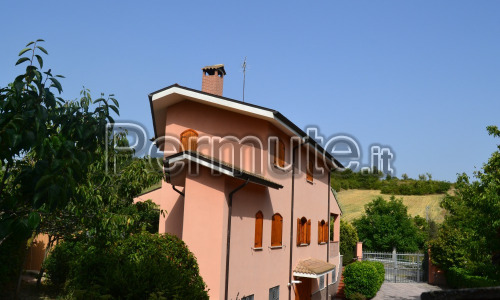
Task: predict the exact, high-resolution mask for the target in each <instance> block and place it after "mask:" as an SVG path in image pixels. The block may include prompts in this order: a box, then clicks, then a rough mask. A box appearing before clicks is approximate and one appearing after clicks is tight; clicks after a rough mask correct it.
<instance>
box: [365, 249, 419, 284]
mask: <svg viewBox="0 0 500 300" xmlns="http://www.w3.org/2000/svg"><path fill="white" fill-rule="evenodd" d="M363 260H370V261H378V262H381V263H383V264H384V269H385V281H388V282H422V281H423V278H424V272H423V269H422V263H423V260H424V254H421V253H397V252H396V250H395V249H394V251H393V252H392V253H383V252H363Z"/></svg>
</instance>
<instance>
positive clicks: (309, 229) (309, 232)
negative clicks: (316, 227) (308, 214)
mask: <svg viewBox="0 0 500 300" xmlns="http://www.w3.org/2000/svg"><path fill="white" fill-rule="evenodd" d="M306 244H308V245H309V244H311V220H310V219H309V220H308V221H307V230H306Z"/></svg>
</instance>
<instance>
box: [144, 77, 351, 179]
mask: <svg viewBox="0 0 500 300" xmlns="http://www.w3.org/2000/svg"><path fill="white" fill-rule="evenodd" d="M183 100H190V101H194V102H198V103H202V104H205V105H210V106H213V107H217V108H220V109H224V110H228V111H232V112H236V113H239V114H243V115H247V116H251V117H254V118H258V119H262V120H265V121H268V122H270V123H271V124H273V125H274V126H276V127H278V128H280V129H281V130H283V131H284V132H285V133H287V134H288V135H290V136H296V137H299V138H300V139H301V142H302V143H303V144H307V145H308V146H309V148H310V149H312V150H314V151H316V152H317V153H318V154H320V155H324V157H325V158H327V159H326V161H327V162H328V163H329V165H330V167H331V169H341V170H342V169H344V166H343V165H342V164H341V163H340V162H339V161H338V160H336V159H335V158H334V157H333V156H332V155H331V154H330V153H328V152H327V151H325V150H324V149H323V147H321V145H319V144H318V143H317V142H316V141H315V140H314V139H312V138H310V137H309V136H308V135H307V134H306V133H305V132H304V131H303V130H302V129H300V128H299V127H298V126H297V125H295V124H294V123H292V122H291V121H290V120H288V119H287V118H286V117H285V116H283V115H282V114H281V113H280V112H278V111H276V110H273V109H269V108H266V107H262V106H258V105H253V104H250V103H245V102H242V101H238V100H234V99H230V98H226V97H222V96H217V95H213V94H209V93H205V92H202V91H199V90H194V89H190V88H187V87H183V86H180V85H178V84H174V85H171V86H168V87H166V88H164V89H161V90H158V91H156V92H153V93H151V94H149V102H150V106H151V115H152V117H153V128H154V132H155V139H156V138H158V137H162V136H164V135H165V126H164V125H162V124H157V123H156V120H157V119H159V118H156V117H155V112H158V111H163V110H164V109H166V108H167V107H169V106H171V105H174V104H176V103H178V102H181V101H183Z"/></svg>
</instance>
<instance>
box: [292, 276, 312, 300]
mask: <svg viewBox="0 0 500 300" xmlns="http://www.w3.org/2000/svg"><path fill="white" fill-rule="evenodd" d="M296 280H300V281H302V282H301V283H296V284H295V300H310V299H311V278H304V277H298V278H296Z"/></svg>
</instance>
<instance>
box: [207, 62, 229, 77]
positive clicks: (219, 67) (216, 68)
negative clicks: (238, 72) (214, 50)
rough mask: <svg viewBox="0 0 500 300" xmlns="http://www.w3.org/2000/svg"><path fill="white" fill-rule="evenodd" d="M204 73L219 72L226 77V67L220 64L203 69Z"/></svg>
mask: <svg viewBox="0 0 500 300" xmlns="http://www.w3.org/2000/svg"><path fill="white" fill-rule="evenodd" d="M201 69H202V70H203V71H208V70H216V71H219V72H220V73H222V74H224V75H226V70H224V65H223V64H218V65H212V66H206V67H203V68H201Z"/></svg>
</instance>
